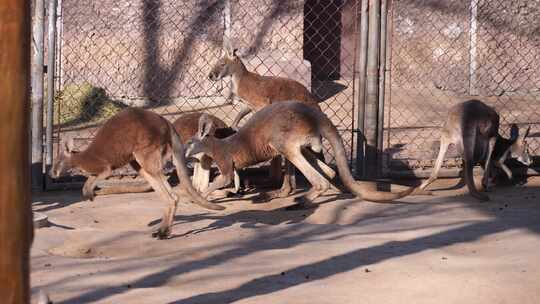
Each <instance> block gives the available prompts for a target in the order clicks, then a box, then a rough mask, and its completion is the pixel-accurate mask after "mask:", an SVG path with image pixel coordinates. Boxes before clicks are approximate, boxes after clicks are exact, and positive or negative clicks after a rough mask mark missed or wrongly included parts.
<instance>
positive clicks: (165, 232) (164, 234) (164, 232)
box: [152, 227, 171, 240]
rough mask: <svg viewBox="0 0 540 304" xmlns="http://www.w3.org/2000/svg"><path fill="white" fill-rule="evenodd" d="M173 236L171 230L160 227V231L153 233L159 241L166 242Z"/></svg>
mask: <svg viewBox="0 0 540 304" xmlns="http://www.w3.org/2000/svg"><path fill="white" fill-rule="evenodd" d="M170 236H171V229H170V228H164V227H159V229H158V230H156V231H154V232H152V237H154V238H157V239H158V240H165V239H168V238H169V237H170Z"/></svg>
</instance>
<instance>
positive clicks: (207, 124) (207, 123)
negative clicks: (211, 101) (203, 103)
mask: <svg viewBox="0 0 540 304" xmlns="http://www.w3.org/2000/svg"><path fill="white" fill-rule="evenodd" d="M213 126H214V122H213V121H212V119H210V116H208V114H206V113H205V114H203V115H201V117H200V118H199V130H198V131H197V136H198V137H199V139H201V140H202V139H203V138H205V137H206V136H207V135H208V134H210V131H211V130H212V127H213Z"/></svg>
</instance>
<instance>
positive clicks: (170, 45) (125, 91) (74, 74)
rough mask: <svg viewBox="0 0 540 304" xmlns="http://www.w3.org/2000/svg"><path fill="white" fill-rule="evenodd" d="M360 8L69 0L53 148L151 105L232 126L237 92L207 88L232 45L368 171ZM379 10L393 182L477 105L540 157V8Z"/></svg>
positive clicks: (357, 0) (408, 5)
mask: <svg viewBox="0 0 540 304" xmlns="http://www.w3.org/2000/svg"><path fill="white" fill-rule="evenodd" d="M362 3H363V2H362V0H349V1H347V0H331V1H330V0H329V1H316V0H306V1H300V0H291V1H285V0H254V1H247V0H198V1H197V0H187V1H172V0H137V1H127V0H122V1H112V0H102V1H90V2H85V3H81V2H80V1H74V0H62V1H61V2H60V3H59V5H58V8H59V11H58V17H59V20H58V22H57V24H58V25H59V26H58V29H57V30H58V33H57V38H58V47H57V50H56V57H57V68H56V75H55V80H56V81H55V85H56V90H55V92H56V93H55V96H54V97H55V98H54V109H55V112H54V135H55V136H54V140H53V141H54V147H55V150H56V152H58V150H59V148H58V147H59V145H58V143H60V142H61V141H62V140H63V139H65V138H67V137H73V138H75V143H76V146H77V148H78V149H84V147H85V146H86V145H87V144H88V143H89V141H90V140H91V139H92V138H93V136H94V135H95V133H96V131H97V129H98V128H99V126H100V125H101V124H102V123H103V122H104V121H105V120H106V119H108V118H109V117H111V116H112V115H114V114H115V113H117V112H118V111H120V110H121V109H123V108H125V107H144V108H147V109H150V110H152V111H155V112H157V113H159V114H162V115H164V116H165V117H166V118H167V119H169V120H171V121H173V120H175V119H176V118H177V117H178V116H179V115H181V114H182V113H186V112H192V111H204V112H207V113H210V114H213V115H216V116H217V117H219V118H221V119H223V120H224V121H225V122H226V123H229V124H230V123H231V122H232V120H233V119H234V117H235V116H236V114H237V113H238V111H239V109H240V105H239V104H238V103H237V102H235V101H234V100H233V99H231V98H230V83H229V81H230V80H228V79H226V80H224V81H219V82H212V81H210V80H209V79H208V77H207V75H208V72H209V71H210V69H211V67H212V66H213V64H214V63H215V62H216V61H217V60H218V58H220V57H221V56H222V54H223V51H222V45H223V38H224V37H229V38H230V39H231V41H232V43H233V44H234V46H235V47H236V48H238V49H239V54H240V55H241V56H242V58H243V61H244V63H245V64H246V66H247V67H248V69H249V70H252V71H256V72H257V73H259V74H263V75H279V76H285V77H289V78H292V79H295V80H298V81H300V82H301V83H303V84H304V85H305V86H307V87H308V88H310V90H311V91H312V92H313V93H314V95H316V96H317V97H318V98H319V99H320V100H321V101H322V102H321V103H320V105H321V108H322V109H323V111H324V112H325V113H326V114H327V115H328V116H329V117H330V118H331V120H332V121H333V122H334V124H336V126H337V127H338V129H339V130H340V132H341V135H342V138H343V139H344V142H345V144H346V150H347V153H348V157H349V160H350V162H351V167H353V168H357V167H358V166H357V160H356V156H357V152H358V153H359V154H358V156H361V155H362V153H363V152H362V151H356V148H357V145H360V149H362V148H361V146H362V140H360V142H359V141H358V138H357V134H359V133H357V131H359V130H363V127H364V126H359V121H358V115H359V114H358V113H361V112H362V111H363V110H365V109H366V108H365V105H364V104H363V103H364V102H365V96H359V91H360V90H361V88H362V84H361V83H360V81H361V80H360V79H359V78H361V77H359V75H360V73H363V72H362V69H363V67H362V65H363V63H362V62H361V61H360V60H361V59H360V58H362V57H361V53H362V50H360V48H361V47H362V45H363V43H365V41H366V40H363V38H362V37H361V34H360V30H361V26H360V24H361V17H362V16H361V13H365V11H363V9H362V8H361V5H362ZM366 3H367V1H366V2H365V3H364V5H365V7H366V8H367V7H368V6H367V4H366ZM382 7H383V8H386V7H388V11H387V12H386V13H387V15H386V16H387V19H386V21H387V23H386V26H385V27H384V28H382V29H383V32H384V33H383V36H382V37H386V43H385V46H384V47H383V49H382V50H377V51H381V52H382V54H386V58H381V60H385V62H384V63H385V67H386V70H385V71H383V70H381V71H379V74H380V73H385V77H384V78H380V84H381V86H380V88H381V89H382V91H381V92H379V93H383V94H382V95H381V96H383V97H384V100H382V99H381V100H382V103H381V104H380V106H379V109H378V111H380V112H379V113H381V114H380V115H379V116H382V117H379V118H378V123H379V124H382V133H381V135H382V140H381V141H380V143H379V144H378V145H377V149H378V150H379V151H382V160H383V162H382V169H383V174H390V173H392V172H398V173H399V172H401V173H403V172H405V171H406V172H409V173H410V171H411V170H412V171H414V173H415V174H416V175H425V174H426V173H428V172H427V169H429V168H430V167H432V166H433V160H434V159H435V157H436V154H437V152H438V140H439V136H440V135H439V128H440V127H441V125H442V123H443V122H444V119H445V117H446V114H447V112H448V109H449V108H450V107H451V106H452V105H454V104H455V103H457V102H460V101H463V100H466V99H469V98H478V99H481V100H484V101H485V102H487V103H488V104H491V105H493V106H494V107H495V108H496V109H497V110H498V111H499V113H500V114H501V117H502V126H501V132H502V133H503V134H504V135H507V133H508V129H509V128H508V126H509V124H510V123H517V124H518V125H520V126H526V125H531V126H532V130H531V133H532V135H533V137H532V138H531V139H530V140H529V142H530V146H531V151H530V152H531V154H533V155H537V154H538V152H539V149H540V142H539V141H538V139H537V137H536V136H535V135H536V134H537V132H538V130H537V128H538V127H537V124H538V122H537V119H536V117H537V114H536V113H538V110H540V109H539V108H540V102H539V97H538V96H539V92H540V91H539V90H540V89H539V86H538V84H539V83H540V72H538V70H539V69H538V62H539V60H538V59H539V57H540V48H539V44H540V39H538V37H539V36H538V33H539V28H540V27H539V22H540V21H538V20H540V18H538V17H540V12H539V10H540V4H538V3H537V2H531V1H526V0H518V1H512V2H509V1H503V0H497V1H487V0H469V1H457V0H456V1H454V0H452V1H443V2H441V1H431V0H429V1H428V0H423V1H413V0H399V1H398V0H394V1H392V0H388V1H385V2H384V5H383V6H382ZM382 13H383V14H385V11H384V10H383V12H382ZM366 18H367V15H366ZM364 21H365V20H364ZM370 31H371V30H370ZM364 38H365V37H364ZM383 39H384V38H383ZM384 51H385V52H384ZM364 68H365V67H364ZM364 72H365V71H364ZM368 76H369V77H372V76H373V75H371V76H370V75H368ZM378 77H381V74H380V75H378ZM360 94H362V93H360ZM359 100H360V104H359V102H358V101H359ZM359 105H360V106H359ZM380 107H382V109H381V108H380ZM359 110H360V111H359ZM364 115H365V113H364ZM244 122H245V119H244ZM360 123H362V121H360ZM369 127H372V126H369ZM379 127H380V126H379ZM379 138H381V137H380V135H379ZM328 148H329V147H328V146H327V147H326V150H327V151H328ZM449 154H450V155H449V156H450V158H448V160H447V161H446V162H445V166H446V167H447V168H458V167H459V166H460V160H459V159H458V158H455V157H454V158H452V157H451V156H452V151H449ZM118 173H119V175H120V176H124V175H129V174H131V173H132V172H129V171H125V170H124V171H118Z"/></svg>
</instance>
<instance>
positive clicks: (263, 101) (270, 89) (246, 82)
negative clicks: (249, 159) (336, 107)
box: [208, 39, 324, 188]
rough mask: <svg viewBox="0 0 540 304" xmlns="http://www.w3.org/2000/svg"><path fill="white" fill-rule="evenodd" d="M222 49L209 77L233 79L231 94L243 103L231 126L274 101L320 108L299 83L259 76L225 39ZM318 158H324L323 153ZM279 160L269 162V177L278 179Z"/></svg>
mask: <svg viewBox="0 0 540 304" xmlns="http://www.w3.org/2000/svg"><path fill="white" fill-rule="evenodd" d="M223 50H224V56H223V57H222V58H220V59H219V60H218V62H217V63H216V64H215V65H214V67H213V68H212V70H211V71H210V73H209V74H208V78H209V79H210V80H212V81H218V80H220V79H222V78H224V77H227V76H230V77H231V78H232V93H233V95H235V96H236V97H237V98H238V99H239V100H240V101H241V102H242V103H243V107H242V108H241V109H240V112H239V113H238V115H237V116H236V117H235V119H234V121H233V123H232V124H231V127H232V128H234V129H237V128H238V124H239V123H240V120H241V119H242V118H243V117H244V116H246V115H247V114H249V113H250V112H252V111H253V112H256V111H259V110H260V109H262V108H264V107H265V106H267V105H269V104H272V103H275V102H281V101H286V100H296V101H300V102H303V103H305V104H307V105H309V106H310V107H313V108H316V109H318V110H321V109H320V107H319V104H318V102H319V101H318V100H317V99H316V98H315V97H314V96H313V95H312V94H311V92H310V91H309V90H308V89H307V88H306V87H305V86H304V85H302V84H301V83H300V82H298V81H295V80H292V79H289V78H284V77H277V76H262V75H259V74H257V73H254V72H250V71H248V70H247V68H246V66H245V65H244V63H243V62H242V60H241V59H240V57H238V55H237V54H236V52H237V50H236V49H234V48H233V46H232V44H231V42H230V41H229V40H228V39H224V40H223ZM318 157H319V158H320V159H321V160H323V159H324V157H323V155H322V152H321V153H319V155H318ZM281 163H282V161H281V157H279V156H278V157H275V158H274V159H273V160H272V164H271V165H270V170H271V171H270V176H271V179H272V180H279V179H280V178H281V174H280V172H281ZM287 182H290V183H291V185H290V186H292V187H293V188H295V187H296V183H295V180H294V178H293V179H292V180H290V181H287Z"/></svg>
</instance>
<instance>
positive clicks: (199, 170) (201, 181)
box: [173, 112, 240, 192]
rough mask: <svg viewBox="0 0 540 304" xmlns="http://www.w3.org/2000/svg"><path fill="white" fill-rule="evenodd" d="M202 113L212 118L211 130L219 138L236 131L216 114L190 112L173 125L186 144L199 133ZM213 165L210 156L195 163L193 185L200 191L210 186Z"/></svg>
mask: <svg viewBox="0 0 540 304" xmlns="http://www.w3.org/2000/svg"><path fill="white" fill-rule="evenodd" d="M202 115H206V119H210V120H212V123H213V128H212V129H211V130H209V132H210V134H211V135H213V136H215V137H217V138H225V137H228V136H230V135H232V134H234V133H236V131H234V130H233V129H232V128H230V127H228V126H227V125H226V124H225V123H224V122H223V121H222V120H221V119H219V118H217V117H216V116H214V115H210V114H206V113H202V112H195V113H188V114H184V115H182V116H180V117H178V118H177V119H176V120H175V121H174V122H173V126H174V128H175V129H176V132H178V135H180V140H181V141H182V143H183V144H185V143H186V142H187V141H188V140H189V139H190V138H191V137H193V136H195V135H197V131H198V130H199V119H200V118H201V116H202ZM211 165H212V159H210V158H209V157H208V156H202V157H201V158H198V159H197V161H196V162H195V163H194V164H193V186H194V187H195V189H196V190H197V191H199V192H203V191H204V190H206V189H207V188H208V184H209V183H210V168H211ZM234 174H235V175H234V177H235V183H234V184H235V190H236V192H238V190H239V188H240V177H239V176H238V173H237V172H236V171H235V172H234Z"/></svg>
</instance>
